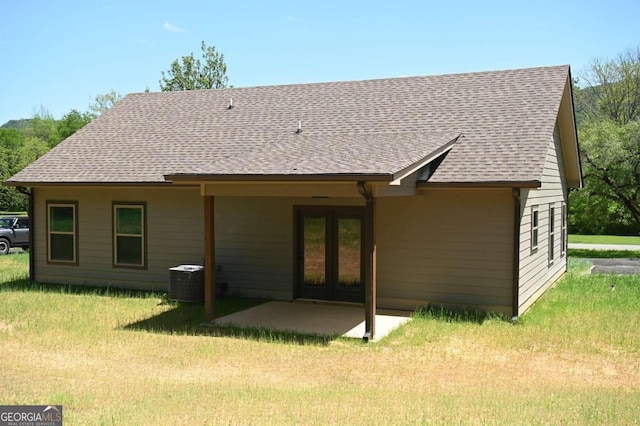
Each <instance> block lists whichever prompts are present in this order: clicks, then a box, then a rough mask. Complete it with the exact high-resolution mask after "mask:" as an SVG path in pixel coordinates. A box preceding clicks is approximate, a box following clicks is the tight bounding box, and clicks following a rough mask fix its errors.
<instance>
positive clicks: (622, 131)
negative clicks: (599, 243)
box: [569, 46, 640, 235]
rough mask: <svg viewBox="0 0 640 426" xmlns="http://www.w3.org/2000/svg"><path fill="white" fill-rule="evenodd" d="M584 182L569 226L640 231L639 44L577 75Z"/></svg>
mask: <svg viewBox="0 0 640 426" xmlns="http://www.w3.org/2000/svg"><path fill="white" fill-rule="evenodd" d="M574 98H575V99H574V100H575V111H576V121H577V127H578V141H579V144H580V159H581V162H582V170H583V177H584V188H583V189H581V190H579V191H575V192H572V193H571V194H570V195H569V232H571V233H576V234H610V235H638V234H639V233H640V46H639V47H637V48H635V49H629V50H627V51H625V52H623V53H621V54H619V55H618V56H617V57H615V58H613V59H608V60H595V61H593V62H592V63H591V64H590V65H589V67H588V68H587V69H586V70H585V71H583V72H582V73H580V74H578V77H577V79H576V80H575V81H574Z"/></svg>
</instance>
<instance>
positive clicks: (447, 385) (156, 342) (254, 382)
mask: <svg viewBox="0 0 640 426" xmlns="http://www.w3.org/2000/svg"><path fill="white" fill-rule="evenodd" d="M27 261H28V256H27V255H26V254H20V253H18V254H11V255H7V256H3V257H0V342H1V343H0V404H62V405H63V407H64V420H65V424H68V425H71V424H79V425H86V424H119V425H120V424H122V425H136V424H349V425H351V424H428V423H432V424H491V425H494V424H505V425H507V424H508V425H512V424H554V425H555V424H597V425H601V424H623V425H628V424H640V277H639V276H632V277H613V276H590V275H587V271H588V267H589V264H588V263H587V262H585V261H580V260H575V261H573V260H572V261H571V264H570V273H569V274H568V275H567V276H566V277H565V278H564V279H563V280H562V281H561V282H559V283H558V284H557V285H556V286H555V287H554V288H552V289H551V290H550V291H548V292H547V294H546V295H545V296H544V297H543V298H542V299H541V300H540V301H538V302H537V303H536V304H535V305H534V307H533V308H532V309H531V310H530V311H529V312H528V313H527V314H526V315H524V316H523V317H522V318H521V319H519V320H518V321H517V322H515V323H512V322H510V321H508V320H505V319H501V318H499V317H493V316H486V317H485V316H482V315H473V314H468V315H454V314H451V313H447V312H437V311H436V312H425V313H423V314H421V315H418V316H417V317H416V318H415V319H414V320H413V321H412V322H410V323H409V324H407V325H405V326H403V327H402V328H400V329H398V330H396V331H395V332H394V333H392V334H391V335H390V336H388V337H387V338H385V339H383V340H381V341H380V342H376V343H370V344H365V343H362V342H361V341H359V340H355V339H353V340H349V339H342V338H339V339H334V340H329V341H325V340H323V339H318V338H312V337H304V336H294V335H288V334H278V333H268V332H263V333H258V332H255V333H250V332H247V333H242V332H239V331H237V332H235V333H228V332H224V331H221V330H217V329H212V328H209V329H201V328H199V327H198V326H197V324H199V323H200V322H201V321H202V319H203V315H202V306H195V307H193V306H184V305H170V304H166V303H162V295H154V294H147V293H140V294H125V293H118V292H113V291H111V292H104V291H93V290H82V291H74V290H69V289H68V288H66V287H55V286H40V285H31V284H28V283H27V282H26V280H25V277H26V274H27ZM612 284H613V285H615V290H612V289H611V285H612ZM243 303H245V302H243V301H237V300H235V301H234V300H230V301H226V302H221V304H220V305H219V308H220V309H221V310H233V309H237V308H238V307H240V306H242V304H243ZM246 303H247V304H250V303H252V302H251V301H247V302H246ZM292 321H295V319H292Z"/></svg>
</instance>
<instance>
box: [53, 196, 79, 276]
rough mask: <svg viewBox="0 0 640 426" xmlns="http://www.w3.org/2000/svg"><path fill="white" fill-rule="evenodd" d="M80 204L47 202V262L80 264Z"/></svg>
mask: <svg viewBox="0 0 640 426" xmlns="http://www.w3.org/2000/svg"><path fill="white" fill-rule="evenodd" d="M77 210H78V203H77V202H75V201H73V202H72V201H47V262H49V263H65V264H71V265H77V264H78V217H77Z"/></svg>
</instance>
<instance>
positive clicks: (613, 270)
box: [569, 243, 640, 275]
mask: <svg viewBox="0 0 640 426" xmlns="http://www.w3.org/2000/svg"><path fill="white" fill-rule="evenodd" d="M569 248H570V249H583V250H632V251H640V246H638V245H620V244H576V243H569ZM586 260H588V261H589V262H591V263H592V264H593V267H592V268H591V273H592V274H616V275H633V274H640V259H622V258H621V259H586Z"/></svg>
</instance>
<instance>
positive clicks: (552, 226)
mask: <svg viewBox="0 0 640 426" xmlns="http://www.w3.org/2000/svg"><path fill="white" fill-rule="evenodd" d="M555 216H556V208H555V207H554V206H553V204H549V264H552V263H553V261H554V259H555V253H554V250H555V237H556V223H555V219H556V218H555Z"/></svg>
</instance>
